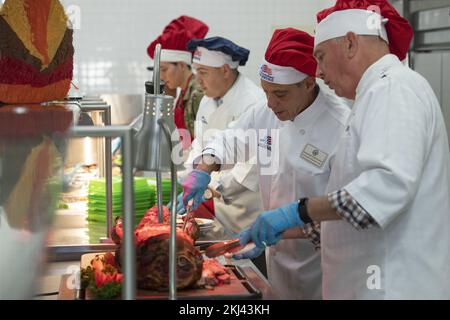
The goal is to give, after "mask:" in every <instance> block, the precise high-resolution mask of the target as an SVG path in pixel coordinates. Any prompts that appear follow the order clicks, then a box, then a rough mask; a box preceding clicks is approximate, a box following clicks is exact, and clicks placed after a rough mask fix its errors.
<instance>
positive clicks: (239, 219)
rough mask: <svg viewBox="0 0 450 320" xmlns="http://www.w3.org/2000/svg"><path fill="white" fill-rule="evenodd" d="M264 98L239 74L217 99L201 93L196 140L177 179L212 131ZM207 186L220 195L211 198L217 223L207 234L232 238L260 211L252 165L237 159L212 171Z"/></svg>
mask: <svg viewBox="0 0 450 320" xmlns="http://www.w3.org/2000/svg"><path fill="white" fill-rule="evenodd" d="M265 99H266V97H265V94H264V92H263V90H262V89H261V88H260V87H258V86H257V85H256V84H254V83H253V82H252V81H251V80H250V79H248V78H247V77H246V76H244V75H242V74H239V75H238V77H237V79H236V81H235V83H234V84H233V86H232V87H231V88H230V89H229V90H228V91H227V93H226V94H225V95H224V96H223V97H222V98H221V99H220V100H219V101H217V100H216V99H213V98H210V97H207V96H203V98H202V101H201V102H200V106H199V109H198V112H197V116H196V122H195V137H196V139H194V141H193V143H192V150H191V152H190V154H189V158H188V160H187V161H186V165H185V166H186V167H187V170H186V171H185V172H184V173H182V175H181V178H182V177H183V176H186V173H188V172H189V171H190V170H192V163H193V162H194V159H195V158H196V157H198V156H199V155H200V154H201V152H202V150H203V147H204V146H205V145H206V143H207V141H209V140H210V139H212V137H213V136H214V134H215V133H217V132H218V131H219V130H224V129H225V128H227V126H228V125H229V124H231V123H232V122H233V121H235V120H237V119H238V118H239V117H240V116H241V114H242V113H244V112H245V111H246V110H248V109H249V108H251V107H253V106H255V105H259V104H261V103H263V102H264V101H265ZM214 129H216V130H214ZM210 185H211V186H212V187H213V188H215V189H216V190H217V191H218V192H219V193H221V194H222V198H221V199H217V198H214V210H215V216H216V218H217V220H218V221H220V223H217V222H216V224H215V230H214V231H213V232H211V233H210V236H213V237H214V238H219V239H221V238H222V239H226V238H230V237H234V236H236V234H237V233H239V232H240V231H241V230H242V229H244V228H245V227H247V226H249V225H250V224H251V223H252V222H253V221H254V220H255V219H256V217H257V215H258V214H259V213H260V212H261V210H262V207H261V199H260V195H259V185H258V175H257V166H256V164H253V165H252V164H248V163H243V162H241V163H237V164H236V165H235V166H234V167H233V168H232V169H228V170H223V171H220V172H213V173H212V174H211V183H210ZM222 225H223V227H224V228H222Z"/></svg>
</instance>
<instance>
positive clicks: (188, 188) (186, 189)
mask: <svg viewBox="0 0 450 320" xmlns="http://www.w3.org/2000/svg"><path fill="white" fill-rule="evenodd" d="M210 181H211V176H210V175H209V174H208V173H207V172H205V171H203V170H198V169H195V170H193V171H192V172H191V173H189V175H188V176H187V177H186V179H185V180H184V182H183V196H182V201H180V203H182V204H183V208H184V209H186V206H187V204H188V202H189V201H190V200H191V199H193V202H192V206H191V208H192V210H195V209H197V208H198V206H199V205H200V204H201V203H202V202H203V201H205V198H204V193H205V190H206V189H207V188H208V184H209V182H210ZM177 212H178V208H177Z"/></svg>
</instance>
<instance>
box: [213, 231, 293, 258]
mask: <svg viewBox="0 0 450 320" xmlns="http://www.w3.org/2000/svg"><path fill="white" fill-rule="evenodd" d="M300 230H301V229H300V228H292V229H289V230H286V231H285V232H283V235H282V238H283V239H298V238H299V236H300V234H301V232H302V231H300ZM255 246H256V245H255V243H254V242H252V241H250V242H249V243H247V244H246V245H244V246H242V245H241V244H240V243H239V238H235V239H231V240H227V241H222V242H218V243H215V244H212V245H210V246H209V247H207V248H206V249H205V255H206V256H207V257H208V258H215V257H218V256H221V255H223V254H225V253H236V252H238V251H243V252H244V251H245V252H246V251H248V250H251V249H253V248H254V247H255Z"/></svg>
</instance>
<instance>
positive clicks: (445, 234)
mask: <svg viewBox="0 0 450 320" xmlns="http://www.w3.org/2000/svg"><path fill="white" fill-rule="evenodd" d="M374 5H376V7H374ZM317 17H318V21H319V24H318V27H317V29H316V38H315V50H314V55H315V57H316V59H317V61H318V68H317V75H318V77H320V78H322V79H323V80H324V81H325V83H326V84H328V86H329V87H330V88H331V89H334V90H335V91H336V93H337V94H338V95H340V96H343V97H346V98H348V99H354V100H355V102H354V105H353V108H352V112H351V115H350V117H349V121H348V124H347V125H346V128H345V132H344V134H343V136H342V138H341V140H340V142H339V145H338V149H337V152H336V158H335V161H334V164H333V168H332V172H331V175H330V181H329V183H328V186H327V192H326V193H325V195H324V196H320V197H312V198H309V199H307V198H303V199H301V200H300V202H298V201H296V202H292V203H291V204H289V205H287V206H284V207H281V208H279V209H276V210H273V211H268V212H265V213H263V214H261V215H260V216H259V217H258V219H257V220H256V222H255V224H254V225H253V226H252V227H251V228H250V231H249V232H246V233H243V234H242V235H241V242H242V243H246V242H247V241H250V240H252V241H254V242H255V244H256V245H257V246H260V247H262V246H263V243H265V244H267V245H274V244H276V243H277V241H278V239H279V234H280V233H281V232H283V230H284V229H286V228H290V227H293V226H302V225H304V224H305V223H308V222H310V221H316V222H321V248H322V270H323V296H324V298H325V299H450V286H449V285H448V284H449V283H450V198H449V194H450V156H449V146H448V138H447V132H446V128H445V123H444V120H443V116H442V112H441V108H440V106H439V102H438V100H437V98H436V96H435V94H434V93H433V90H432V89H431V87H430V85H429V84H428V82H427V81H426V80H425V79H424V78H423V77H422V76H421V75H419V74H418V73H416V72H415V71H413V70H411V69H409V68H408V67H407V66H405V65H404V64H402V62H401V61H402V60H404V59H405V57H406V55H407V52H408V48H409V45H410V41H411V39H412V36H413V30H412V28H411V26H410V25H409V23H408V21H407V20H405V19H403V18H402V17H401V16H400V15H399V14H398V13H397V12H396V10H395V9H394V8H393V7H392V6H391V5H390V4H389V3H388V2H387V1H380V0H378V1H368V0H365V1H361V0H360V1H348V0H347V1H341V0H338V1H337V2H336V4H335V6H334V7H331V8H329V9H326V10H324V11H322V12H320V13H319V14H318V15H317ZM369 22H370V23H369ZM297 209H298V210H297Z"/></svg>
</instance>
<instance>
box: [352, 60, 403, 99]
mask: <svg viewBox="0 0 450 320" xmlns="http://www.w3.org/2000/svg"><path fill="white" fill-rule="evenodd" d="M398 63H400V64H401V62H400V60H399V59H398V58H397V56H396V55H394V54H386V55H385V56H383V57H382V58H381V59H379V60H378V61H377V62H375V63H374V64H372V65H371V66H370V67H369V68H368V69H367V70H366V71H365V72H364V74H363V76H362V77H361V80H359V83H358V86H357V87H356V97H355V99H357V98H358V96H359V95H361V94H362V93H363V92H364V90H365V89H366V88H367V87H369V86H370V85H372V84H373V83H374V82H375V81H377V80H378V79H379V78H380V76H381V74H382V73H383V72H385V71H386V70H387V69H389V67H391V66H393V65H395V64H398Z"/></svg>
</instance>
